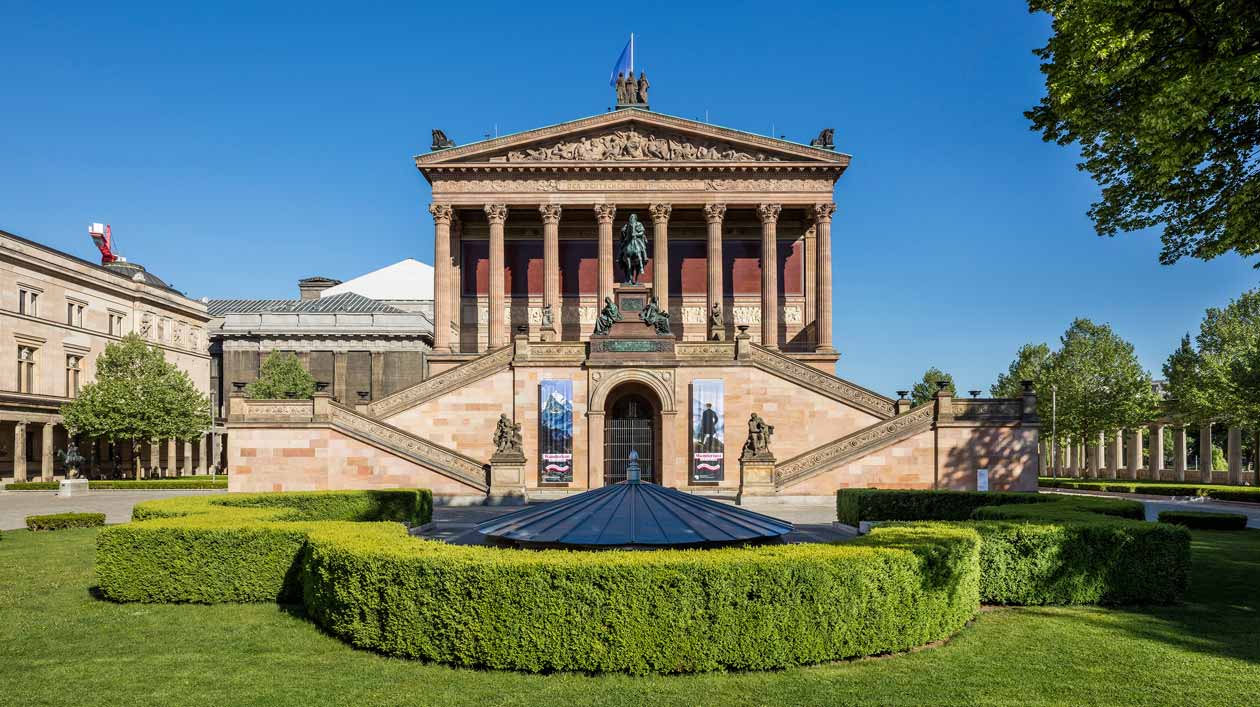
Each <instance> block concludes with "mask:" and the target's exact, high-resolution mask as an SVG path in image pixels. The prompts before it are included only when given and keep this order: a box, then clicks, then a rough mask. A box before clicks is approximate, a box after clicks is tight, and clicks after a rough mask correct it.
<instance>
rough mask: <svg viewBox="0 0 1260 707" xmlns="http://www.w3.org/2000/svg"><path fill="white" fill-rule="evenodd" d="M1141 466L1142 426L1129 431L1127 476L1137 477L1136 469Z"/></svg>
mask: <svg viewBox="0 0 1260 707" xmlns="http://www.w3.org/2000/svg"><path fill="white" fill-rule="evenodd" d="M1141 468H1142V428H1141V427H1135V428H1134V429H1133V430H1131V431H1130V432H1129V478H1130V479H1136V478H1137V477H1138V469H1141Z"/></svg>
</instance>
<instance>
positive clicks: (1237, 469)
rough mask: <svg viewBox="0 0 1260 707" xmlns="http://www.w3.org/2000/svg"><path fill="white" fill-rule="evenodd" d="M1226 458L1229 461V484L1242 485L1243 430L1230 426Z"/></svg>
mask: <svg viewBox="0 0 1260 707" xmlns="http://www.w3.org/2000/svg"><path fill="white" fill-rule="evenodd" d="M1225 439H1226V441H1225V458H1226V459H1227V460H1228V461H1229V483H1231V484H1241V483H1242V429H1241V428H1239V427H1236V426H1233V425H1230V428H1229V436H1228V437H1226V438H1225Z"/></svg>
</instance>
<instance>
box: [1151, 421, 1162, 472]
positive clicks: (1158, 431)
mask: <svg viewBox="0 0 1260 707" xmlns="http://www.w3.org/2000/svg"><path fill="white" fill-rule="evenodd" d="M1150 446H1151V463H1150V467H1151V468H1150V471H1151V480H1152V481H1159V480H1160V478H1159V473H1160V472H1161V471H1163V469H1164V426H1163V425H1161V424H1159V423H1158V422H1152V423H1151V441H1150Z"/></svg>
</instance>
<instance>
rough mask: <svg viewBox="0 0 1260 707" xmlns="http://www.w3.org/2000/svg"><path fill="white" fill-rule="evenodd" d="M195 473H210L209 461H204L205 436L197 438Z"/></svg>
mask: <svg viewBox="0 0 1260 707" xmlns="http://www.w3.org/2000/svg"><path fill="white" fill-rule="evenodd" d="M197 473H198V474H209V473H210V461H209V460H208V459H206V435H204V434H203V435H201V436H200V437H198V438H197Z"/></svg>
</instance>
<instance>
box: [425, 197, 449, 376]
mask: <svg viewBox="0 0 1260 707" xmlns="http://www.w3.org/2000/svg"><path fill="white" fill-rule="evenodd" d="M429 213H430V214H432V215H433V350H434V351H437V352H440V353H446V352H448V351H450V350H451V207H450V205H448V204H429Z"/></svg>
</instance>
